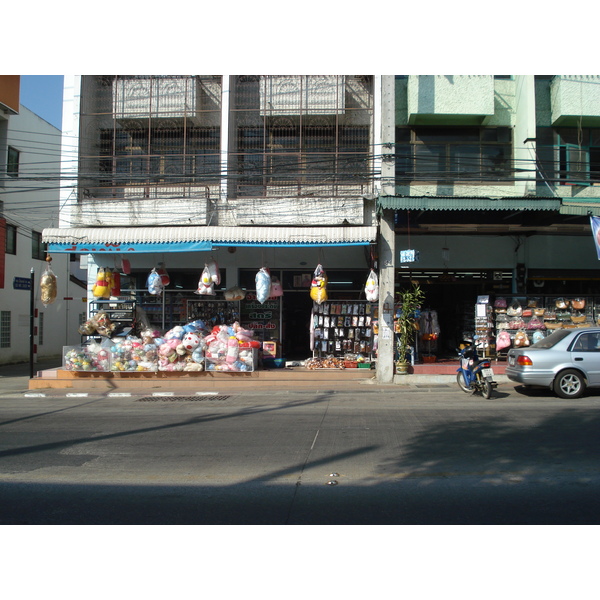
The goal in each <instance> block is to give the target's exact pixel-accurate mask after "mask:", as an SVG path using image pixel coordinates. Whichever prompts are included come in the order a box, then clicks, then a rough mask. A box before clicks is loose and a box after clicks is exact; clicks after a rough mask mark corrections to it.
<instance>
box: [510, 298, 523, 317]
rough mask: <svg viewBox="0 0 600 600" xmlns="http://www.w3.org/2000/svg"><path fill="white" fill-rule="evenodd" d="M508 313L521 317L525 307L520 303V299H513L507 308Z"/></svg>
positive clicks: (511, 315)
mask: <svg viewBox="0 0 600 600" xmlns="http://www.w3.org/2000/svg"><path fill="white" fill-rule="evenodd" d="M506 314H507V315H508V316H509V317H520V316H521V315H522V314H523V308H522V307H521V305H520V304H519V301H518V300H513V301H512V302H511V303H510V306H509V307H508V308H507V310H506Z"/></svg>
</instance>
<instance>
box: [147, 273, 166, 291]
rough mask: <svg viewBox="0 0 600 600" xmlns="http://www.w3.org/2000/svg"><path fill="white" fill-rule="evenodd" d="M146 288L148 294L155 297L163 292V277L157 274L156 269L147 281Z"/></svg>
mask: <svg viewBox="0 0 600 600" xmlns="http://www.w3.org/2000/svg"><path fill="white" fill-rule="evenodd" d="M146 286H147V287H148V293H149V294H152V295H153V296H160V295H161V294H162V292H163V288H164V286H163V282H162V279H161V276H160V275H159V274H158V273H157V272H156V269H152V271H150V274H149V275H148V279H147V280H146Z"/></svg>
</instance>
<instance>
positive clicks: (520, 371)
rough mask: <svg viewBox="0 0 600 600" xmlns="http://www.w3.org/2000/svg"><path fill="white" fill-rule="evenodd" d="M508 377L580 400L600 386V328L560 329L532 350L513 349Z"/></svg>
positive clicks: (507, 370) (508, 367)
mask: <svg viewBox="0 0 600 600" xmlns="http://www.w3.org/2000/svg"><path fill="white" fill-rule="evenodd" d="M506 376H507V377H508V378H509V379H510V380H511V381H516V382H517V383H521V384H523V385H525V386H528V385H531V386H543V387H547V388H549V389H551V390H552V391H554V392H555V393H556V394H557V395H558V396H560V397H561V398H579V397H580V396H581V395H582V394H583V392H584V391H585V389H586V388H587V387H600V327H590V328H585V329H584V328H576V329H558V330H556V331H554V332H553V333H551V334H550V335H549V336H548V337H545V338H544V339H543V340H541V341H539V342H537V343H535V344H533V345H531V346H529V347H526V348H512V349H511V350H509V352H508V365H507V367H506Z"/></svg>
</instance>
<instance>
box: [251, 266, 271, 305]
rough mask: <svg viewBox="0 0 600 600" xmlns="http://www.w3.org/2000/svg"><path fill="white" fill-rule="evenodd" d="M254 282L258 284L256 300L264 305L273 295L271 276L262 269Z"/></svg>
mask: <svg viewBox="0 0 600 600" xmlns="http://www.w3.org/2000/svg"><path fill="white" fill-rule="evenodd" d="M254 281H255V283H256V299H257V300H258V301H259V302H260V303H261V304H264V303H265V301H266V300H267V298H268V297H269V296H270V295H271V275H270V274H269V271H268V270H267V269H266V268H265V267H261V268H260V269H259V271H258V273H257V274H256V276H255V278H254Z"/></svg>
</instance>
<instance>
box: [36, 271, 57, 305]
mask: <svg viewBox="0 0 600 600" xmlns="http://www.w3.org/2000/svg"><path fill="white" fill-rule="evenodd" d="M40 289H41V294H40V298H41V300H42V304H43V305H44V306H48V304H52V303H53V302H54V301H55V300H56V275H55V274H54V272H53V271H52V269H51V268H50V265H49V264H46V269H45V271H44V272H43V273H42V278H41V279H40Z"/></svg>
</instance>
